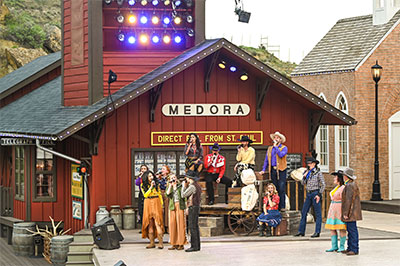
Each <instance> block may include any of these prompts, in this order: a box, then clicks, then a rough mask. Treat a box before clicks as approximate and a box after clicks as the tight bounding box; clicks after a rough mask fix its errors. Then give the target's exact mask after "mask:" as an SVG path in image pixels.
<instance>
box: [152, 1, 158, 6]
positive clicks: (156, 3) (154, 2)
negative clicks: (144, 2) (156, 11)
mask: <svg viewBox="0 0 400 266" xmlns="http://www.w3.org/2000/svg"><path fill="white" fill-rule="evenodd" d="M151 3H152V4H153V6H156V5H158V3H159V1H158V0H153V1H152V2H151Z"/></svg>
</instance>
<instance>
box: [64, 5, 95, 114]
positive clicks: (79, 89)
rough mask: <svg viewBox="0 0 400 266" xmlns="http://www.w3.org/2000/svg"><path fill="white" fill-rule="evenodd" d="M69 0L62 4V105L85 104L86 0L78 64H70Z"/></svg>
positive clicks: (87, 97)
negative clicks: (82, 52)
mask: <svg viewBox="0 0 400 266" xmlns="http://www.w3.org/2000/svg"><path fill="white" fill-rule="evenodd" d="M71 1H72V0H65V1H64V2H63V4H64V54H63V56H64V105H65V106H74V105H87V104H88V99H89V90H88V80H89V79H88V74H89V72H88V0H84V4H83V26H84V30H83V34H84V36H83V46H84V63H83V65H79V66H72V65H71V52H72V51H71Z"/></svg>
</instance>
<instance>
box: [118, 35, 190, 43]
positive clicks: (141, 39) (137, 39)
mask: <svg viewBox="0 0 400 266" xmlns="http://www.w3.org/2000/svg"><path fill="white" fill-rule="evenodd" d="M117 39H118V40H119V41H120V42H128V43H129V44H137V43H140V44H142V45H148V44H150V43H152V44H167V45H168V44H171V43H175V44H177V45H179V44H182V43H184V41H185V38H184V37H183V36H182V35H181V34H179V33H175V34H173V35H170V34H167V33H164V34H163V35H161V34H157V33H153V34H152V35H151V36H150V35H149V34H147V33H140V34H139V35H138V36H137V35H136V34H134V33H124V32H119V33H118V36H117Z"/></svg>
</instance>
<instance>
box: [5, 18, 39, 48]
mask: <svg viewBox="0 0 400 266" xmlns="http://www.w3.org/2000/svg"><path fill="white" fill-rule="evenodd" d="M4 37H5V38H6V39H9V40H12V41H15V42H18V43H20V44H21V45H23V46H26V47H31V48H40V47H43V43H44V40H45V38H46V34H45V32H44V31H43V29H42V28H41V27H40V26H39V25H38V24H36V23H35V22H34V20H33V19H32V17H31V16H30V15H29V14H28V13H26V12H21V13H20V14H14V15H8V16H7V17H6V21H5V31H4Z"/></svg>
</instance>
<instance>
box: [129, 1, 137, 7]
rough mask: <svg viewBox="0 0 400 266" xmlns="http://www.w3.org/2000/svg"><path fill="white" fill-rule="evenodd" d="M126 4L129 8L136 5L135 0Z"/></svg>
mask: <svg viewBox="0 0 400 266" xmlns="http://www.w3.org/2000/svg"><path fill="white" fill-rule="evenodd" d="M128 4H129V5H130V6H133V5H135V4H136V1H135V0H129V1H128Z"/></svg>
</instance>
